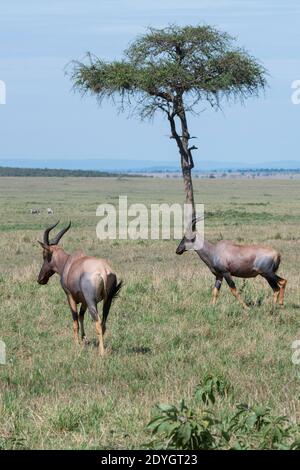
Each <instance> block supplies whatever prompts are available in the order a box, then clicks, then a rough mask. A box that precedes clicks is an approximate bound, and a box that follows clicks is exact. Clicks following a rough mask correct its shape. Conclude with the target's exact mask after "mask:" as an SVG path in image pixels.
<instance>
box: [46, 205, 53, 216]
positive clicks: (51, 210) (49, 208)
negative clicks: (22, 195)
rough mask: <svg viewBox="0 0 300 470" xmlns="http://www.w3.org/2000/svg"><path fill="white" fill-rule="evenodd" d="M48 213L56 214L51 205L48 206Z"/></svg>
mask: <svg viewBox="0 0 300 470" xmlns="http://www.w3.org/2000/svg"><path fill="white" fill-rule="evenodd" d="M47 214H48V215H53V214H54V211H53V209H51V207H48V208H47Z"/></svg>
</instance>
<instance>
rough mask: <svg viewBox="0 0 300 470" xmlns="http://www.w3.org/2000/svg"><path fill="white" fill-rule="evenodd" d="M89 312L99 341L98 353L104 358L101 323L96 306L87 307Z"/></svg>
mask: <svg viewBox="0 0 300 470" xmlns="http://www.w3.org/2000/svg"><path fill="white" fill-rule="evenodd" d="M88 309H89V312H90V314H91V316H92V318H93V320H94V322H95V327H96V334H97V337H98V341H99V347H98V352H99V354H100V356H104V343H103V328H102V323H101V321H100V318H99V314H98V310H97V305H96V304H95V305H88Z"/></svg>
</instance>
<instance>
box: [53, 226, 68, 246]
mask: <svg viewBox="0 0 300 470" xmlns="http://www.w3.org/2000/svg"><path fill="white" fill-rule="evenodd" d="M70 227H71V222H69V225H67V227H65V228H63V229H62V230H61V231H60V232H59V233H58V234H57V235H56V237H55V238H54V239H53V240H51V242H50V245H57V244H58V242H59V240H60V239H61V238H62V236H63V235H64V234H65V233H66V232H67V231H68V230H69V228H70Z"/></svg>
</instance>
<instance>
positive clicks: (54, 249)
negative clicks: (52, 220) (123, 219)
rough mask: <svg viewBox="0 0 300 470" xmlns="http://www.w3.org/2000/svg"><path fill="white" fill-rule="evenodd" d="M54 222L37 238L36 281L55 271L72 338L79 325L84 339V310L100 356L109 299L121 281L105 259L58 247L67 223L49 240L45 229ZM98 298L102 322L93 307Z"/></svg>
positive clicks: (102, 352) (46, 278)
mask: <svg viewBox="0 0 300 470" xmlns="http://www.w3.org/2000/svg"><path fill="white" fill-rule="evenodd" d="M58 223H59V222H57V223H56V224H54V225H51V226H50V227H48V228H47V229H46V230H45V232H44V239H43V242H40V241H39V244H40V245H41V246H42V247H43V259H44V262H43V265H42V268H41V271H40V273H39V275H38V280H37V282H38V283H39V284H47V282H48V281H49V279H50V277H51V276H52V275H53V274H55V273H57V274H59V276H60V282H61V286H62V288H63V290H64V291H65V293H66V295H67V298H68V302H69V306H70V309H71V312H72V317H73V328H74V338H75V341H76V342H78V333H79V324H80V330H81V339H82V340H85V338H86V337H85V332H84V314H85V312H86V309H88V310H89V312H90V314H91V317H92V319H93V320H94V322H95V326H96V333H97V336H98V340H99V353H100V354H101V356H103V354H104V344H103V336H104V333H105V329H106V320H107V317H108V314H109V310H110V307H111V303H112V300H113V299H114V298H115V297H116V296H117V295H118V292H119V290H120V289H121V287H122V281H121V282H119V283H118V282H117V276H116V274H115V273H114V272H113V271H112V270H111V268H110V266H109V264H108V263H107V261H106V260H104V259H98V258H92V257H90V256H86V255H85V253H84V252H83V251H76V252H75V253H73V254H71V255H69V254H68V253H66V252H65V251H64V250H63V249H62V248H61V247H60V246H58V242H59V241H60V239H61V238H62V236H63V235H64V234H65V233H66V232H67V231H68V230H69V228H70V227H71V222H70V223H69V225H68V226H67V227H65V228H63V229H62V230H61V231H60V232H59V233H58V234H57V235H56V237H55V238H54V239H53V240H49V232H50V231H51V230H52V229H53V228H54V227H56V225H57V224H58ZM101 300H103V314H102V322H100V319H99V315H98V310H97V304H98V303H99V302H100V301H101ZM78 304H81V306H80V310H79V315H78V311H77V305H78ZM78 320H79V323H78Z"/></svg>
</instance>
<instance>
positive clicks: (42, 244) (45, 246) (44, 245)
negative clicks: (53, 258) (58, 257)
mask: <svg viewBox="0 0 300 470" xmlns="http://www.w3.org/2000/svg"><path fill="white" fill-rule="evenodd" d="M38 243H39V244H40V245H41V247H42V248H43V249H44V250H46V251H48V252H49V253H51V250H50V248H49V246H48V245H46V244H45V243H43V242H40V240H38Z"/></svg>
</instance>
